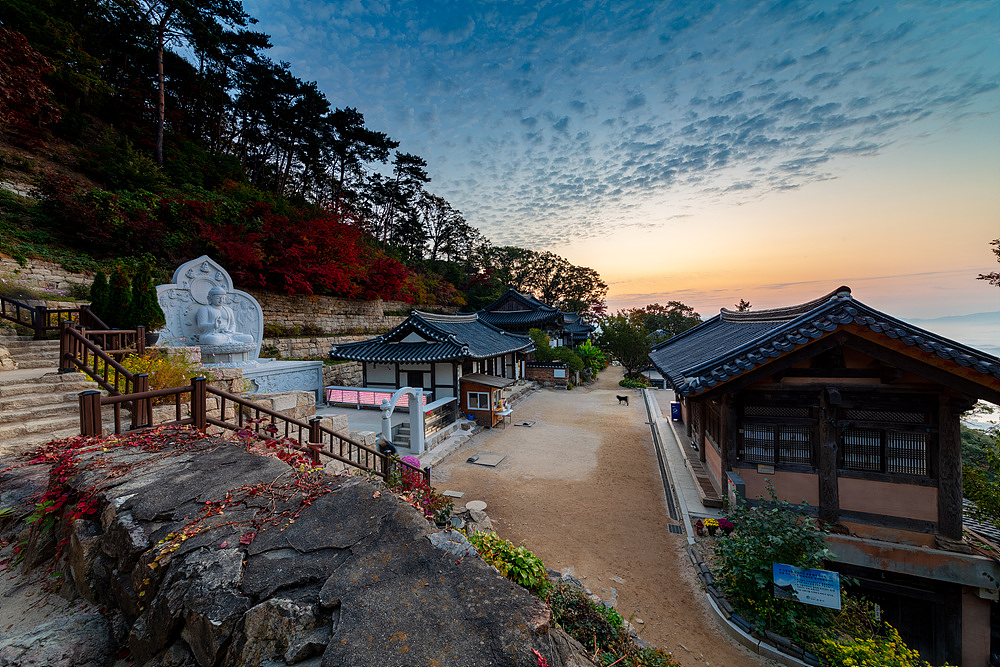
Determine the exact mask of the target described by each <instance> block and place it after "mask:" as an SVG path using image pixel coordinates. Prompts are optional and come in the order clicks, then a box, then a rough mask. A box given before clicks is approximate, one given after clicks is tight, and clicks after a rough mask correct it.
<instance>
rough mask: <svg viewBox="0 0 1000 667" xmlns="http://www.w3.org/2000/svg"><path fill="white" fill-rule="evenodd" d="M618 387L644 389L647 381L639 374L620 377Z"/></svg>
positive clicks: (647, 383)
mask: <svg viewBox="0 0 1000 667" xmlns="http://www.w3.org/2000/svg"><path fill="white" fill-rule="evenodd" d="M618 386H619V387H625V388H627V389H645V388H646V387H648V386H649V381H648V380H647V379H646V378H645V377H643V376H642V375H640V376H639V377H638V378H635V379H633V378H622V379H621V380H619V381H618Z"/></svg>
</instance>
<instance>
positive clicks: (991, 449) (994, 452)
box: [962, 426, 1000, 526]
mask: <svg viewBox="0 0 1000 667" xmlns="http://www.w3.org/2000/svg"><path fill="white" fill-rule="evenodd" d="M962 493H963V495H964V496H965V497H966V498H968V499H969V500H971V501H972V502H974V503H975V504H976V509H975V511H974V512H973V516H974V517H975V518H976V519H978V520H980V521H984V522H986V523H992V524H993V525H995V526H1000V431H994V432H993V433H983V432H981V431H976V430H973V429H969V428H965V427H964V426H963V427H962Z"/></svg>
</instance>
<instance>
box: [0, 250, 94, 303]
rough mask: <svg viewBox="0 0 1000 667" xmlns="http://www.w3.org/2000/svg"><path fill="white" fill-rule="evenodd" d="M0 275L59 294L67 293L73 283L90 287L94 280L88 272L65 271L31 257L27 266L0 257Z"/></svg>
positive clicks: (37, 288) (34, 287) (26, 286)
mask: <svg viewBox="0 0 1000 667" xmlns="http://www.w3.org/2000/svg"><path fill="white" fill-rule="evenodd" d="M0 277H3V278H5V279H6V280H7V281H8V282H10V281H11V280H13V281H14V282H15V283H17V284H20V285H22V286H23V287H25V288H28V289H32V290H36V291H39V292H48V293H50V294H53V295H59V296H66V295H68V294H69V292H70V290H71V289H73V287H74V286H75V285H86V286H87V287H90V284H91V283H92V282H94V277H93V276H91V275H89V274H85V273H74V272H72V271H67V270H66V269H64V268H63V267H61V266H59V265H58V264H54V263H52V262H46V261H45V260H41V259H33V260H31V262H29V263H28V265H27V266H21V265H20V264H18V263H17V260H14V259H11V258H10V257H0Z"/></svg>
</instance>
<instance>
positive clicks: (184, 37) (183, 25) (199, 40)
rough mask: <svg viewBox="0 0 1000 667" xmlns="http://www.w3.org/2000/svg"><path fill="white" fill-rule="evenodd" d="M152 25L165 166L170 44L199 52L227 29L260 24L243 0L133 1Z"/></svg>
mask: <svg viewBox="0 0 1000 667" xmlns="http://www.w3.org/2000/svg"><path fill="white" fill-rule="evenodd" d="M130 2H132V3H134V6H135V9H136V10H137V11H138V12H139V14H140V15H141V16H142V18H143V19H145V20H146V21H147V22H149V24H150V25H151V26H153V34H154V38H155V44H153V48H154V50H155V53H156V91H157V98H156V164H157V166H160V167H162V166H163V131H164V126H165V111H166V85H165V80H164V71H163V55H164V52H165V50H166V48H167V46H168V45H172V44H178V45H189V46H191V47H193V48H194V49H195V50H197V49H198V48H205V47H207V46H208V45H210V44H211V42H212V41H213V40H217V39H219V38H220V36H221V35H222V34H223V33H224V32H225V31H226V28H227V27H229V28H237V27H246V26H247V25H248V24H250V23H256V22H257V19H255V18H252V17H251V16H250V15H249V14H247V13H246V12H245V11H243V3H242V2H241V0H130Z"/></svg>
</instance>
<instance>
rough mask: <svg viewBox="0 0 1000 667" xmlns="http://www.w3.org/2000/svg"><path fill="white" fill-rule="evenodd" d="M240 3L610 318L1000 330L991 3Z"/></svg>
mask: <svg viewBox="0 0 1000 667" xmlns="http://www.w3.org/2000/svg"><path fill="white" fill-rule="evenodd" d="M244 4H245V7H246V9H247V11H248V12H250V13H251V14H252V15H254V16H255V17H257V18H258V19H260V24H259V25H258V29H261V30H263V31H264V32H267V33H268V34H270V35H271V36H272V42H273V44H274V48H273V49H272V51H271V54H270V55H271V57H272V58H273V59H275V60H283V61H287V62H290V63H291V65H292V69H293V71H294V72H295V73H296V75H297V76H299V77H300V78H302V79H305V80H315V81H317V82H318V83H319V86H320V88H321V89H322V90H323V91H324V92H325V93H326V95H327V97H328V98H329V99H330V101H331V103H332V104H333V105H334V106H340V107H343V106H353V107H356V108H358V109H359V110H360V111H361V112H362V113H364V115H365V118H366V121H367V123H368V125H369V127H372V128H373V129H377V130H381V131H385V132H387V133H388V134H389V135H390V136H392V137H393V138H395V139H397V140H399V141H401V142H402V144H401V147H400V150H403V151H406V152H410V153H415V154H417V155H420V156H421V157H423V158H424V159H426V160H427V162H428V170H429V173H430V175H431V177H432V182H431V183H430V184H429V189H430V190H431V191H432V192H434V193H435V194H439V195H441V196H444V197H445V198H446V199H448V200H449V201H450V202H451V203H452V204H453V205H454V206H455V207H456V208H458V209H460V210H461V211H462V212H463V213H464V214H465V217H466V219H467V220H468V221H469V222H470V223H471V224H473V225H475V226H477V227H478V228H479V229H480V230H481V231H483V233H484V234H486V235H487V236H488V237H489V238H490V239H491V240H492V241H493V242H494V243H495V244H508V243H510V244H515V245H521V246H525V247H530V248H534V249H537V250H552V251H554V252H557V253H559V254H562V255H563V256H565V257H567V258H568V259H569V260H570V261H572V262H574V263H577V264H583V265H586V266H591V267H593V268H595V269H597V270H598V271H599V272H601V274H602V275H603V276H604V277H605V279H606V280H608V282H609V283H610V284H611V291H610V294H609V303H610V304H611V305H612V306H625V305H642V304H644V303H650V302H652V301H660V302H663V301H666V300H669V299H672V298H679V297H683V298H681V300H685V299H686V301H685V302H686V303H690V304H691V305H694V306H695V307H697V308H699V309H701V310H702V311H703V313H702V314H703V315H706V314H707V315H711V314H712V313H713V312H715V310H716V309H717V308H718V307H719V306H720V305H722V306H725V305H731V302H733V301H734V300H738V298H740V297H743V298H748V299H749V300H750V301H752V302H754V303H755V304H759V305H760V306H769V305H784V304H788V303H792V302H794V301H795V300H797V299H798V300H807V299H809V298H812V297H813V296H818V295H819V294H822V293H825V292H826V291H829V289H832V288H833V287H836V286H837V285H839V284H841V283H845V282H847V283H848V284H852V283H851V282H850V281H853V284H852V287H854V288H855V294H856V295H857V296H858V297H859V298H861V299H862V300H865V301H866V302H869V303H872V305H875V306H877V307H880V306H881V307H885V308H886V309H889V310H892V311H893V312H895V313H897V314H900V315H902V316H905V315H911V316H924V317H931V316H935V315H954V314H962V313H967V312H981V311H986V310H1000V290H996V288H989V289H986V287H987V286H985V285H984V284H983V283H977V282H976V281H975V280H974V277H975V275H976V274H977V273H979V272H984V271H989V270H994V269H995V268H997V267H996V263H995V262H993V258H992V255H991V254H990V252H989V248H988V242H989V240H990V239H992V238H996V237H997V236H1000V157H998V155H1000V43H998V39H1000V38H998V36H1000V3H998V2H995V0H994V1H983V2H941V1H935V2H920V1H914V2H895V3H893V2H889V3H884V4H876V3H874V2H854V3H850V2H845V3H832V2H830V3H826V2H794V1H789V2H760V3H753V2H715V3H713V2H690V3H676V2H670V3H666V2H663V3H657V2H649V1H648V0H646V1H644V2H568V1H558V0H557V1H553V2H502V1H498V2H476V1H472V0H469V1H464V2H449V1H438V2H418V1H410V2H405V1H404V2H367V1H365V0H351V1H348V2H327V1H325V0H312V1H291V0H246V1H245V3H244ZM863 204H866V205H863ZM831 230H835V231H831ZM946 237H947V239H948V240H946ZM952 237H955V238H954V239H952ZM820 247H822V248H824V249H825V251H824V252H822V253H817V248H820ZM991 265H992V266H991ZM713 267H714V269H715V270H714V271H713V270H712V269H713ZM917 275H919V276H925V277H921V278H915V277H914V276H917ZM928 275H930V276H932V277H926V276H928ZM942 285H947V286H949V287H947V288H945V289H942V288H941V286H942ZM795 286H798V287H795ZM866 287H867V288H868V292H867V294H866V293H865V291H864V290H865V288H866ZM859 288H860V289H859ZM990 289H992V290H995V291H996V292H997V294H996V295H994V293H993V292H991V291H990ZM926 290H932V291H933V292H934V293H933V294H932V295H931V297H928V296H927V294H926ZM938 292H940V294H938ZM800 297H801V298H800Z"/></svg>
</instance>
